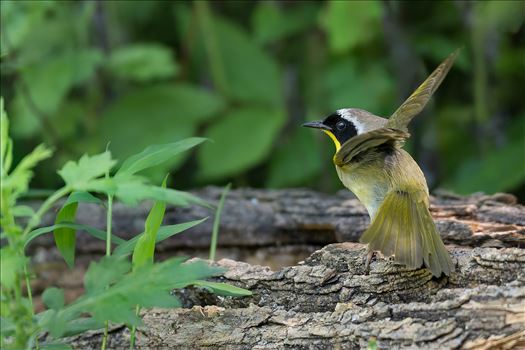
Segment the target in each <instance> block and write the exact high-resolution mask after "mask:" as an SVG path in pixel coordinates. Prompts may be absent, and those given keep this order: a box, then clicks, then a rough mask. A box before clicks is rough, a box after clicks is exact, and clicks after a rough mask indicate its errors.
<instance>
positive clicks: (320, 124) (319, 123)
mask: <svg viewBox="0 0 525 350" xmlns="http://www.w3.org/2000/svg"><path fill="white" fill-rule="evenodd" d="M302 126H304V127H307V128H314V129H322V130H330V128H329V127H328V126H326V125H324V124H323V122H322V121H315V122H308V123H304V124H303V125H302Z"/></svg>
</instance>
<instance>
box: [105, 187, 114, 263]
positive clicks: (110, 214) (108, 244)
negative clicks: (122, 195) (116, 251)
mask: <svg viewBox="0 0 525 350" xmlns="http://www.w3.org/2000/svg"><path fill="white" fill-rule="evenodd" d="M112 220H113V195H108V211H107V213H106V256H110V255H111V222H112Z"/></svg>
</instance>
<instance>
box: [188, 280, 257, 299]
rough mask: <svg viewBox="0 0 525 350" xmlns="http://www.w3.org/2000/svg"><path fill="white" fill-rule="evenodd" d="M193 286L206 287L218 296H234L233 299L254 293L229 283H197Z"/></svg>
mask: <svg viewBox="0 0 525 350" xmlns="http://www.w3.org/2000/svg"><path fill="white" fill-rule="evenodd" d="M193 284H194V285H196V286H199V287H204V288H206V289H209V290H210V291H212V292H213V293H214V294H217V295H224V296H233V297H237V296H248V295H252V292H251V291H249V290H247V289H244V288H240V287H236V286H232V285H231V284H227V283H219V282H209V281H195V282H194V283H193Z"/></svg>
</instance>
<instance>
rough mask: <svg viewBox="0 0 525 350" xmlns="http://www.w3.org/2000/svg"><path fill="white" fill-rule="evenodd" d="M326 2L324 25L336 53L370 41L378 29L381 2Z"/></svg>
mask: <svg viewBox="0 0 525 350" xmlns="http://www.w3.org/2000/svg"><path fill="white" fill-rule="evenodd" d="M325 4H326V11H325V12H324V13H323V14H322V17H321V18H320V19H321V26H322V27H323V28H324V30H325V32H326V33H327V35H328V42H329V44H330V49H331V51H332V52H333V53H343V52H345V51H347V50H349V49H353V48H354V47H356V46H357V45H359V44H363V43H368V42H369V41H370V40H371V39H374V37H375V36H376V35H377V34H378V33H379V31H378V28H381V25H380V21H381V18H382V16H383V8H382V4H381V3H380V2H378V1H337V0H331V1H329V2H327V3H325Z"/></svg>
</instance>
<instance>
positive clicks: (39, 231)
mask: <svg viewBox="0 0 525 350" xmlns="http://www.w3.org/2000/svg"><path fill="white" fill-rule="evenodd" d="M59 228H71V229H73V230H75V231H86V232H87V233H88V234H90V235H91V236H93V237H95V238H98V239H100V240H103V241H105V240H106V232H105V231H102V230H99V229H97V228H94V227H91V226H88V225H82V224H76V223H74V222H61V223H59V224H55V225H52V226H46V227H41V228H38V229H36V230H33V231H31V232H30V233H29V234H28V235H27V239H26V241H25V243H24V248H25V247H27V246H28V245H29V243H31V241H33V240H34V239H35V238H37V237H38V236H41V235H43V234H46V233H49V232H53V231H55V230H56V229H59ZM111 241H112V242H113V243H116V244H122V243H124V242H126V241H125V240H123V239H122V238H120V237H118V236H115V235H111Z"/></svg>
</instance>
